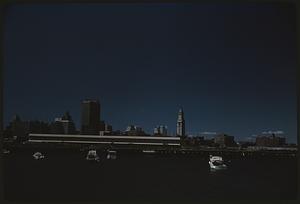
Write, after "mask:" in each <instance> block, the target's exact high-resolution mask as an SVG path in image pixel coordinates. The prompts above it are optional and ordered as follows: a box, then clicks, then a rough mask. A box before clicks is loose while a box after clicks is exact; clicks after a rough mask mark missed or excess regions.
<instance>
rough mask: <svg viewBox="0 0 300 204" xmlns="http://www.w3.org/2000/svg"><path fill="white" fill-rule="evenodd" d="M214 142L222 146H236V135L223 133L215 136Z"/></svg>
mask: <svg viewBox="0 0 300 204" xmlns="http://www.w3.org/2000/svg"><path fill="white" fill-rule="evenodd" d="M214 143H215V144H216V145H218V146H220V147H236V146H237V144H236V142H235V141H234V136H229V135H227V134H224V133H221V134H219V135H217V136H215V138H214Z"/></svg>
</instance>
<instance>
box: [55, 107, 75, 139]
mask: <svg viewBox="0 0 300 204" xmlns="http://www.w3.org/2000/svg"><path fill="white" fill-rule="evenodd" d="M51 132H52V133H54V134H75V133H76V128H75V124H74V122H73V120H72V117H71V116H70V114H69V112H68V111H67V112H66V113H65V114H64V115H63V117H62V118H55V121H54V123H52V125H51Z"/></svg>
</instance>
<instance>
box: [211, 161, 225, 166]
mask: <svg viewBox="0 0 300 204" xmlns="http://www.w3.org/2000/svg"><path fill="white" fill-rule="evenodd" d="M213 164H214V165H215V166H219V165H223V162H222V161H214V162H213Z"/></svg>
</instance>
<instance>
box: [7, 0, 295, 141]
mask: <svg viewBox="0 0 300 204" xmlns="http://www.w3.org/2000/svg"><path fill="white" fill-rule="evenodd" d="M295 16H296V12H295V8H294V7H293V6H289V5H281V4H269V5H267V4H265V5H264V4H263V5H255V4H245V5H230V4H227V5H220V4H219V5H213V4H206V5H201V4H199V5H190V4H150V5H149V4H138V5H120V4H105V5H104V4H103V5H102V4H97V5H85V4H80V5H63V4H57V5H56V4H51V5H50V4H49V5H41V4H26V5H15V6H10V7H9V8H8V10H7V13H6V16H5V19H4V20H5V22H4V79H5V80H4V125H5V126H6V125H7V124H8V123H9V121H10V120H11V118H12V116H13V115H14V114H16V113H17V114H19V115H20V116H21V118H22V119H23V120H34V119H39V120H44V121H49V122H50V121H52V120H54V118H56V117H59V116H60V115H62V113H64V112H65V111H70V114H71V115H72V118H73V119H74V122H75V124H76V127H77V128H78V127H79V124H80V102H81V100H83V99H84V98H97V99H99V100H100V103H101V118H103V120H105V122H107V123H109V124H112V125H113V128H114V129H120V130H123V129H124V128H125V127H126V126H127V125H129V124H136V125H139V126H141V127H143V128H144V129H145V131H146V132H153V128H154V127H156V126H157V125H159V124H163V125H166V126H168V128H169V130H168V131H170V132H175V130H176V120H177V111H178V109H179V107H180V106H183V108H184V111H185V121H186V132H187V133H189V132H210V133H212V132H225V133H228V134H230V135H233V136H235V137H236V140H241V139H245V138H247V137H251V136H252V135H253V134H260V133H262V132H268V131H274V132H276V131H283V132H284V134H285V136H286V138H287V141H288V142H296V141H297V111H296V110H297V103H296V102H297V97H296V22H295V19H296V17H295ZM208 135H209V134H208Z"/></svg>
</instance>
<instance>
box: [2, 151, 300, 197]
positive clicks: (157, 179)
mask: <svg viewBox="0 0 300 204" xmlns="http://www.w3.org/2000/svg"><path fill="white" fill-rule="evenodd" d="M33 153H34V150H30V149H26V150H19V151H13V152H11V153H10V154H7V155H5V158H4V163H3V164H4V169H3V170H4V191H5V192H4V196H5V199H6V200H10V201H121V202H125V201H129V202H130V201H183V202H184V201H201V200H204V199H230V200H237V199H239V200H240V199H242V200H245V199H247V200H249V199H255V200H256V199H271V200H274V199H285V200H290V199H296V195H297V160H296V158H281V159H280V158H273V159H271V158H263V159H259V158H252V159H251V158H235V159H230V161H229V160H228V166H229V168H228V169H227V170H225V171H220V172H211V171H210V169H209V166H208V158H207V157H203V156H200V155H146V154H136V153H135V154H133V153H126V152H119V153H118V158H117V160H106V159H105V158H102V160H101V162H99V163H90V162H88V161H86V160H85V156H86V152H80V151H79V150H78V151H77V150H76V151H75V150H62V149H60V150H59V149H56V150H48V151H46V152H44V153H45V155H46V159H45V160H38V161H37V160H34V159H33V157H32V154H33ZM102 156H103V157H104V155H102Z"/></svg>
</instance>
